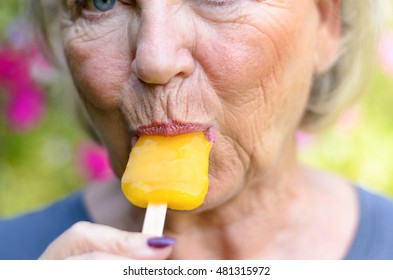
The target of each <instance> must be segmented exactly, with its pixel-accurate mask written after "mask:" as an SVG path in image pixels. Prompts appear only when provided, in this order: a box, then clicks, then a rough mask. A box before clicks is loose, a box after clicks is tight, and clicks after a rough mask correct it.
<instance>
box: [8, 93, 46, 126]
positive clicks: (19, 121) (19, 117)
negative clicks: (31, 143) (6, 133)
mask: <svg viewBox="0 0 393 280" xmlns="http://www.w3.org/2000/svg"><path fill="white" fill-rule="evenodd" d="M44 112H45V101H44V96H43V94H42V92H41V90H40V89H39V88H38V87H36V86H35V85H30V86H28V87H25V88H23V87H20V88H17V89H15V90H13V94H11V96H10V98H9V100H8V104H7V107H6V111H5V114H6V120H7V121H8V124H9V125H10V126H11V127H12V129H13V130H14V131H18V132H22V131H26V130H28V129H30V128H33V127H35V126H36V125H37V124H38V123H39V122H40V120H41V119H42V117H43V115H44Z"/></svg>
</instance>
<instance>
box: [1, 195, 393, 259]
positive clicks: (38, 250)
mask: <svg viewBox="0 0 393 280" xmlns="http://www.w3.org/2000/svg"><path fill="white" fill-rule="evenodd" d="M357 192H358V199H359V205H360V220H359V223H358V228H357V232H356V235H355V238H354V241H353V244H352V246H351V248H350V250H349V251H348V254H347V256H346V257H345V259H352V260H381V259H390V260H393V201H392V200H389V199H387V198H385V197H382V196H380V195H377V194H374V193H371V192H369V191H366V190H364V189H362V188H357ZM78 221H91V219H90V218H89V215H88V213H87V211H86V208H85V206H84V203H83V200H82V194H81V193H75V194H72V195H71V196H69V197H67V198H66V199H64V200H62V201H58V202H55V203H54V204H52V205H50V206H48V207H46V208H43V209H41V210H38V211H35V212H32V213H29V214H25V215H22V216H18V217H15V218H11V219H0V259H14V260H16V259H37V258H38V257H39V256H40V255H41V254H42V252H43V251H44V250H45V248H46V247H47V246H48V245H49V244H50V243H51V242H52V241H53V240H54V239H55V238H56V237H58V236H59V235H60V234H61V233H62V232H64V231H65V230H66V229H67V228H69V227H70V226H71V225H73V224H74V223H76V222H78Z"/></svg>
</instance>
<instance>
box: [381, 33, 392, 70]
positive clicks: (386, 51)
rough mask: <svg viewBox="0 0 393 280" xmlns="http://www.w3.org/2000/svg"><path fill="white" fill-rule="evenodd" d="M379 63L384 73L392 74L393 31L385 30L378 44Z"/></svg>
mask: <svg viewBox="0 0 393 280" xmlns="http://www.w3.org/2000/svg"><path fill="white" fill-rule="evenodd" d="M379 63H380V65H381V68H382V70H384V71H385V73H386V74H388V75H390V76H393V31H389V32H386V33H385V34H384V35H383V37H382V40H381V42H380V45H379Z"/></svg>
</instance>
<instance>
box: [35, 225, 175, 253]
mask: <svg viewBox="0 0 393 280" xmlns="http://www.w3.org/2000/svg"><path fill="white" fill-rule="evenodd" d="M174 243H175V240H174V239H172V238H169V237H157V238H151V237H149V236H146V235H143V234H141V233H133V232H126V231H122V230H119V229H115V228H112V227H109V226H104V225H98V224H92V223H88V222H79V223H76V224H75V225H73V226H72V227H71V228H70V229H68V230H67V231H65V232H64V233H63V234H62V235H60V236H59V237H58V238H57V239H56V240H55V241H53V242H52V243H51V244H50V245H49V246H48V248H47V249H46V250H45V252H44V253H43V254H42V256H41V257H40V259H66V258H72V257H77V256H81V255H85V256H88V255H92V254H97V253H99V254H101V255H112V256H118V257H121V258H130V259H141V260H153V259H154V260H161V259H166V258H168V257H169V255H170V253H171V251H172V248H171V247H172V246H173V245H174Z"/></svg>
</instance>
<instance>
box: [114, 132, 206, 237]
mask: <svg viewBox="0 0 393 280" xmlns="http://www.w3.org/2000/svg"><path fill="white" fill-rule="evenodd" d="M211 148H212V143H211V142H209V141H207V140H206V137H205V134H204V133H203V132H192V133H187V134H181V135H177V136H141V137H139V139H138V141H137V143H136V144H135V145H134V147H133V148H132V150H131V153H130V157H129V161H128V164H127V167H126V170H125V172H124V174H123V178H122V190H123V193H124V194H125V196H126V197H127V199H128V200H129V201H130V202H131V203H132V204H134V205H135V206H138V207H143V208H146V207H147V208H148V210H147V213H146V217H145V225H144V228H145V226H146V227H148V226H147V224H148V223H151V224H152V225H151V226H152V227H154V223H162V224H163V221H161V220H162V219H165V212H164V211H166V207H168V208H170V209H173V210H192V209H195V208H197V207H198V206H200V205H201V204H202V203H203V200H204V197H205V195H206V192H207V188H208V163H209V154H210V150H211ZM148 216H150V218H148ZM148 219H150V220H151V221H147V220H148ZM162 226H163V225H162ZM157 231H159V230H157ZM143 232H145V230H143ZM155 233H156V234H157V233H158V232H155Z"/></svg>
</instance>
